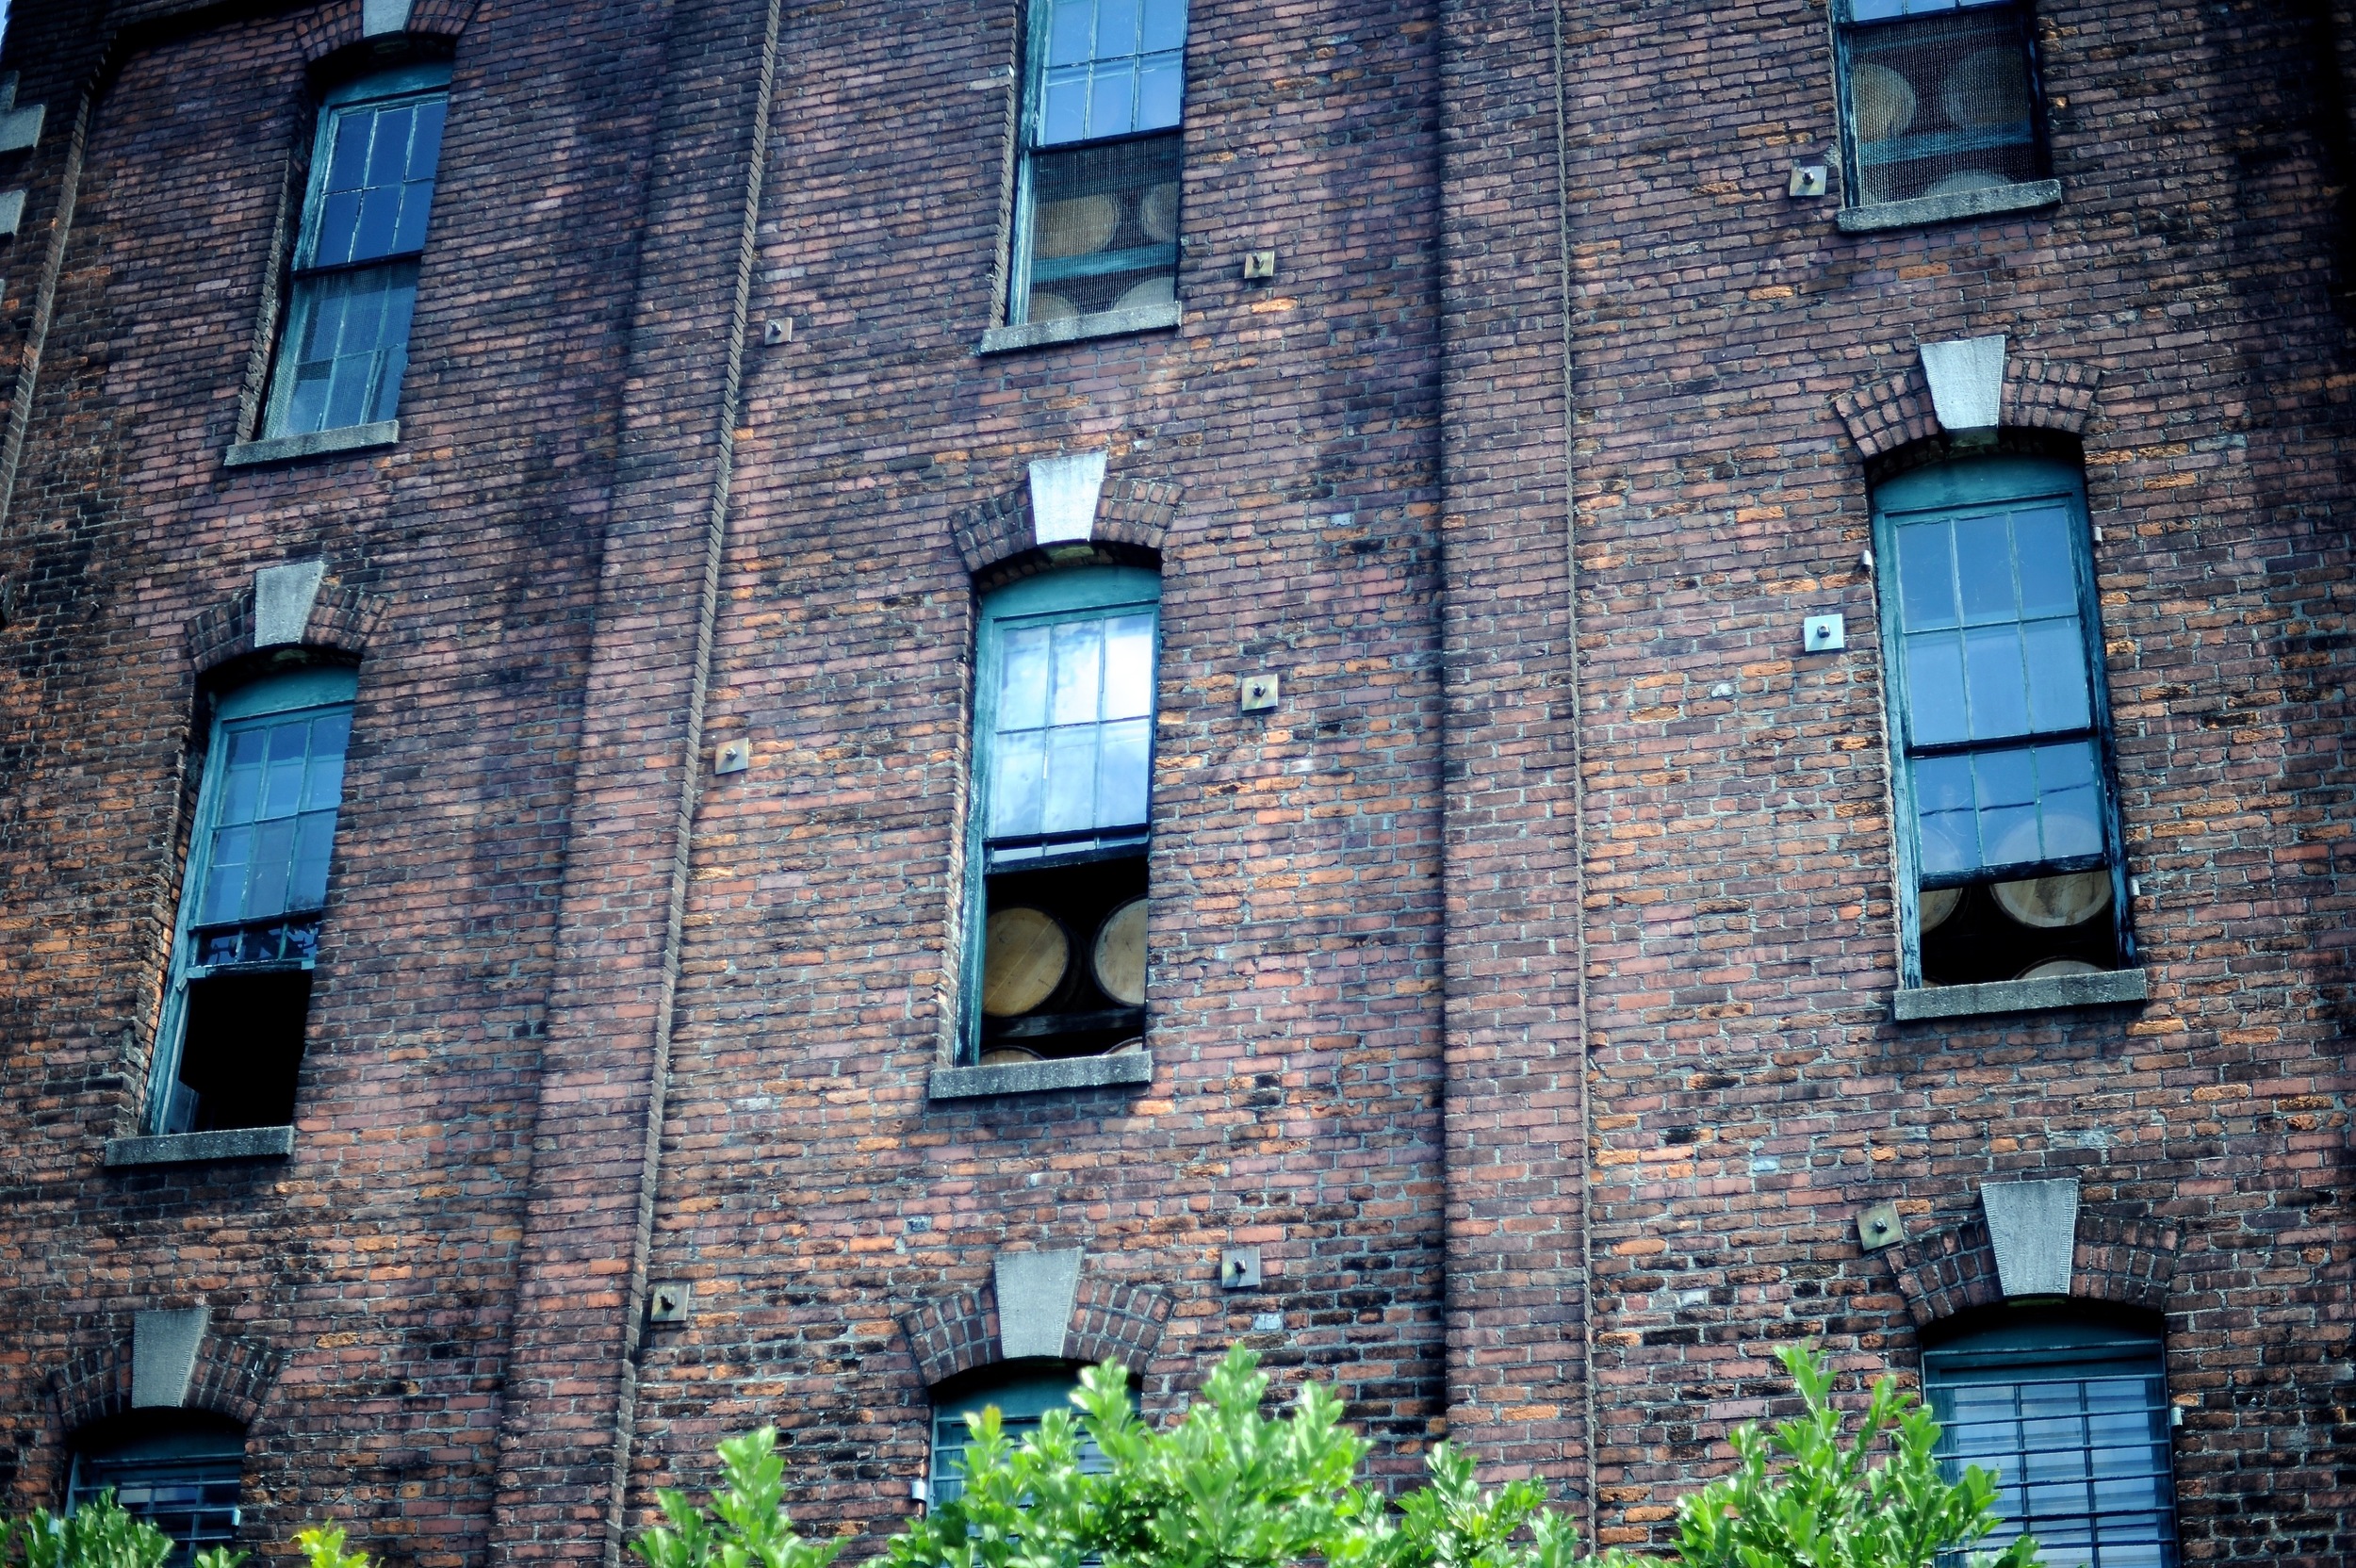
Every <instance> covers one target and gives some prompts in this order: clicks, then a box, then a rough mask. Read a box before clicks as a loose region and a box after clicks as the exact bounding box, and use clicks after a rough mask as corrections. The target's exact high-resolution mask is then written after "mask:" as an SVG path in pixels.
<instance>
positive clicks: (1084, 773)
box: [1039, 725, 1096, 833]
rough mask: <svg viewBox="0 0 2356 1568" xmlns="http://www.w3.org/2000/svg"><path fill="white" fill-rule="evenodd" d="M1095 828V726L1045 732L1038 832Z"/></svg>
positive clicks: (1065, 831)
mask: <svg viewBox="0 0 2356 1568" xmlns="http://www.w3.org/2000/svg"><path fill="white" fill-rule="evenodd" d="M1095 825H1096V727H1095V726H1094V725H1072V726H1071V727H1068V728H1063V729H1051V730H1048V731H1047V796H1046V803H1045V805H1044V808H1043V809H1042V810H1041V811H1040V817H1039V831H1040V832H1042V833H1073V832H1077V831H1079V830H1080V829H1082V828H1085V827H1094V826H1095Z"/></svg>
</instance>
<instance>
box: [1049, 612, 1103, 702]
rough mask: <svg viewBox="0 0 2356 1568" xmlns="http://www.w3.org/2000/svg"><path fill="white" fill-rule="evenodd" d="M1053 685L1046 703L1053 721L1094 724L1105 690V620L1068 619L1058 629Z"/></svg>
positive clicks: (1056, 631)
mask: <svg viewBox="0 0 2356 1568" xmlns="http://www.w3.org/2000/svg"><path fill="white" fill-rule="evenodd" d="M1054 635H1055V671H1054V684H1053V686H1052V687H1051V688H1050V692H1049V696H1048V703H1047V722H1048V723H1050V724H1056V725H1066V724H1091V723H1093V722H1095V720H1096V718H1097V716H1098V703H1099V701H1100V694H1101V692H1102V690H1103V687H1102V681H1101V677H1102V674H1103V665H1104V623H1103V622H1102V621H1065V622H1063V623H1062V624H1060V625H1058V626H1057V627H1055V633H1054Z"/></svg>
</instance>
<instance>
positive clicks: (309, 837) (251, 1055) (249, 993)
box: [147, 668, 358, 1133]
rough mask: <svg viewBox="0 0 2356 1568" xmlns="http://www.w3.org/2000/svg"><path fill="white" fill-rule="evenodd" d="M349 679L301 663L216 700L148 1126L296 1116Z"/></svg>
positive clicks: (337, 807)
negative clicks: (297, 1083) (302, 666)
mask: <svg viewBox="0 0 2356 1568" xmlns="http://www.w3.org/2000/svg"><path fill="white" fill-rule="evenodd" d="M357 684H358V678H357V676H356V675H355V674H354V672H352V670H350V669H342V668H335V669H325V668H321V669H310V670H304V671H302V672H300V673H298V674H294V675H286V676H279V677H275V678H270V679H268V680H261V681H256V682H254V684H252V685H248V686H240V687H238V688H237V689H236V690H234V691H231V692H229V693H227V694H224V695H223V696H221V698H220V699H219V700H218V702H217V703H216V704H215V706H214V711H213V724H212V734H211V739H210V743H209V744H208V745H207V746H206V747H205V773H204V781H203V783H202V784H201V785H200V786H199V787H198V791H197V806H196V821H195V830H194V833H193V834H192V835H191V837H190V840H189V843H188V873H187V875H186V876H185V877H184V879H183V882H182V886H181V891H180V918H179V922H178V923H177V925H176V927H175V929H174V932H173V938H172V973H171V980H170V984H169V986H168V987H167V988H166V991H165V997H164V1012H163V1020H162V1027H161V1028H160V1030H159V1031H158V1033H157V1037H156V1050H155V1070H154V1075H153V1083H152V1087H151V1089H150V1092H149V1095H148V1114H147V1119H148V1130H149V1131H150V1132H153V1133H202V1132H218V1131H223V1130H227V1129H230V1128H237V1127H282V1126H285V1125H286V1124H288V1123H289V1122H291V1121H292V1120H293V1119H294V1094H295V1074H296V1071H297V1070H298V1069H299V1068H300V1066H301V1063H302V1058H303V1021H304V1019H305V1016H306V1015H307V1014H308V1012H309V1010H310V1002H311V970H312V965H313V962H314V960H315V958H316V956H317V954H318V951H319V922H320V918H321V912H322V910H323V909H324V908H325V907H326V904H327V874H328V866H329V862H330V859H331V858H332V857H333V854H334V851H335V820H336V817H337V815H338V813H339V812H340V811H341V809H342V807H343V784H344V756H345V752H346V749H347V747H348V746H349V744H350V743H351V739H352V696H353V694H354V692H355V690H356V689H357Z"/></svg>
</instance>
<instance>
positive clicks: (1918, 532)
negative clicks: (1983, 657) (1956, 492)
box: [1898, 523, 1956, 631]
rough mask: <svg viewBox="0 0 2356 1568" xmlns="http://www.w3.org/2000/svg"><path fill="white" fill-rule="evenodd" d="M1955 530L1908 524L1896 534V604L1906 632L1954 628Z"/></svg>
mask: <svg viewBox="0 0 2356 1568" xmlns="http://www.w3.org/2000/svg"><path fill="white" fill-rule="evenodd" d="M1954 547H1955V530H1954V528H1953V527H1952V526H1951V525H1949V524H1947V523H1911V524H1908V525H1907V526H1906V527H1905V528H1902V529H1900V530H1899V531H1898V602H1899V607H1900V608H1899V614H1900V618H1901V619H1902V621H1903V622H1904V624H1905V628H1906V630H1908V631H1929V630H1933V629H1937V628H1939V627H1948V626H1954V625H1955V621H1956V616H1955V548H1954Z"/></svg>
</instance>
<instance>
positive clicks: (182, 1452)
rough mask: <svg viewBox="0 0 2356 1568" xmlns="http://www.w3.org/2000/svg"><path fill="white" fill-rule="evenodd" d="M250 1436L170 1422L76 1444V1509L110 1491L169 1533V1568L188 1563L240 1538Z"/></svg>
mask: <svg viewBox="0 0 2356 1568" xmlns="http://www.w3.org/2000/svg"><path fill="white" fill-rule="evenodd" d="M244 1469H245V1434H244V1433H243V1432H241V1431H239V1430H238V1429H236V1428H234V1427H231V1426H228V1425H226V1424H221V1425H214V1424H209V1423H200V1424H191V1425H186V1426H183V1425H179V1424H176V1423H175V1424H172V1425H170V1426H167V1427H165V1428H163V1429H160V1430H149V1431H146V1432H144V1433H141V1434H140V1435H138V1436H134V1437H130V1438H127V1439H118V1440H115V1441H109V1442H99V1443H94V1444H91V1445H90V1446H87V1447H82V1448H77V1449H76V1451H75V1453H74V1467H73V1472H72V1475H71V1477H70V1478H69V1479H68V1481H67V1483H66V1504H65V1506H66V1511H67V1512H69V1513H71V1512H73V1511H74V1510H75V1509H77V1508H79V1507H81V1506H82V1505H83V1504H84V1503H87V1502H90V1501H91V1500H92V1499H93V1498H95V1497H96V1496H97V1495H99V1494H100V1493H101V1492H106V1491H112V1492H113V1493H114V1495H115V1501H116V1502H117V1503H118V1504H120V1505H121V1506H122V1508H123V1511H126V1512H128V1513H131V1514H134V1515H136V1516H137V1517H139V1518H141V1519H144V1520H146V1521H147V1522H148V1523H149V1524H151V1525H153V1526H155V1527H156V1528H157V1529H159V1530H161V1531H163V1532H164V1534H166V1535H168V1536H170V1537H171V1538H172V1555H171V1556H169V1557H167V1558H166V1559H164V1568H188V1562H189V1561H190V1560H191V1559H193V1558H194V1557H195V1555H196V1554H197V1553H198V1552H200V1551H203V1550H205V1548H206V1547H208V1546H222V1545H227V1544H230V1543H231V1542H233V1541H235V1540H236V1538H237V1526H238V1523H239V1514H238V1506H237V1498H238V1491H239V1485H240V1478H241V1476H242V1474H243V1472H244Z"/></svg>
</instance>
